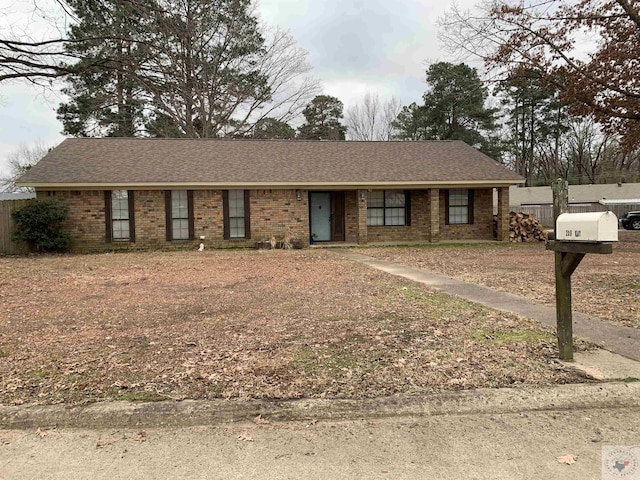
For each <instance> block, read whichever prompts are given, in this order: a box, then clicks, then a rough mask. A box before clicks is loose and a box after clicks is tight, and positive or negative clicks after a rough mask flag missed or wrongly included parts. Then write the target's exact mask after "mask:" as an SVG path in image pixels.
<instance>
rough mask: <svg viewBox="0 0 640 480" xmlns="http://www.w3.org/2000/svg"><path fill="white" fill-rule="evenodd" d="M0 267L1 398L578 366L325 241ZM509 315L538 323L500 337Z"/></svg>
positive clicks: (60, 398)
mask: <svg viewBox="0 0 640 480" xmlns="http://www.w3.org/2000/svg"><path fill="white" fill-rule="evenodd" d="M390 250H391V249H390ZM436 250H437V249H436ZM445 250H446V252H445ZM450 251H454V250H453V249H450V248H448V249H443V250H442V251H440V255H441V256H444V253H446V254H447V255H448V254H449V252H450ZM461 251H462V252H464V249H461ZM87 265H90V266H91V267H92V269H88V268H87ZM0 276H1V277H2V278H3V282H5V283H6V285H7V288H6V295H5V298H3V302H2V303H1V304H0V319H2V320H0V350H1V351H2V352H7V354H6V355H4V356H3V357H2V362H0V377H2V379H3V384H2V387H0V402H2V403H6V404H9V403H13V404H20V403H25V402H27V403H31V402H35V403H63V402H64V403H68V404H77V403H87V402H93V401H96V400H106V399H116V400H117V399H120V400H127V401H157V400H163V399H167V398H171V399H184V398H191V399H210V398H248V397H250V398H301V397H315V398H325V397H326V398H331V397H341V398H354V397H357V398H361V397H373V396H381V395H390V394H394V393H402V392H411V393H414V392H424V391H431V390H434V389H461V388H477V387H497V386H504V385H513V384H548V383H556V382H563V383H564V382H570V381H575V380H577V379H579V377H578V376H577V375H576V374H575V373H573V372H569V371H567V370H563V369H562V368H560V367H558V366H557V365H555V364H554V363H553V352H554V351H555V350H554V348H552V347H553V345H552V342H548V343H545V342H546V341H545V337H544V332H542V334H540V332H541V330H540V329H539V327H538V326H537V325H536V324H535V322H531V321H529V320H527V319H523V318H520V317H517V316H515V315H509V314H502V313H497V312H495V311H492V310H489V309H485V308H482V307H479V306H478V305H474V304H471V303H469V302H465V301H461V300H458V299H455V298H453V297H449V296H447V295H441V294H439V293H437V292H435V291H432V290H429V289H428V288H426V287H424V286H421V285H418V284H415V283H413V282H409V281H405V280H402V279H398V278H396V277H393V276H390V275H388V274H385V273H383V272H379V271H376V270H372V269H370V268H368V267H366V266H364V265H361V264H358V263H354V262H352V261H350V260H347V259H345V258H343V257H341V256H339V255H337V254H334V253H331V252H327V251H287V252H280V251H269V252H260V253H258V252H253V251H234V252H225V251H207V252H202V253H201V254H198V255H196V254H195V253H193V252H173V253H167V252H164V253H159V252H154V253H128V254H123V255H83V256H51V257H46V256H43V257H38V258H1V259H0ZM124 282H128V285H127V286H126V288H123V287H122V284H123V283H124ZM203 284H206V285H207V288H206V290H203V289H202V288H199V287H200V286H201V285H203ZM34 285H37V286H38V288H37V290H34ZM4 291H5V290H3V293H4ZM511 330H513V331H518V332H529V331H533V332H534V334H532V335H530V338H529V337H525V338H524V339H523V340H518V341H517V342H511V343H506V344H505V343H500V341H501V339H500V338H499V337H497V335H498V334H502V333H501V332H509V331H511ZM478 332H480V333H482V335H479V334H478ZM536 332H537V333H536ZM502 336H503V337H504V336H505V335H504V334H502ZM509 338H511V337H509ZM18 339H19V340H18ZM79 345H80V346H81V347H80V348H78V346H79ZM266 422H268V420H266V419H264V418H262V417H261V416H258V417H256V418H255V419H254V424H256V425H264V424H265V423H266Z"/></svg>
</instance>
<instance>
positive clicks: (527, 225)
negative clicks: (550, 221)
mask: <svg viewBox="0 0 640 480" xmlns="http://www.w3.org/2000/svg"><path fill="white" fill-rule="evenodd" d="M546 240H547V232H546V230H545V229H544V228H543V227H542V224H541V223H540V221H539V220H538V219H537V218H536V216H535V215H533V214H531V213H524V212H519V213H516V212H509V241H510V242H535V241H538V242H544V241H546Z"/></svg>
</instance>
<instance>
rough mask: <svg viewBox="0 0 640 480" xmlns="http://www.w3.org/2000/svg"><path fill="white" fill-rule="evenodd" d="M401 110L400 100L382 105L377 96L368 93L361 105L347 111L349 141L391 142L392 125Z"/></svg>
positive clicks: (393, 100)
mask: <svg viewBox="0 0 640 480" xmlns="http://www.w3.org/2000/svg"><path fill="white" fill-rule="evenodd" d="M401 108H402V105H401V103H400V100H398V99H397V98H395V97H391V99H390V100H389V101H387V102H385V103H384V104H382V103H381V102H380V98H379V97H378V95H377V94H375V95H374V94H372V93H367V94H366V95H365V96H364V98H363V100H362V102H361V103H358V104H356V105H353V106H351V107H349V108H348V109H347V113H346V115H345V123H346V125H347V132H348V136H349V140H362V141H371V140H385V141H387V140H390V139H391V137H392V134H393V126H392V123H393V122H394V120H395V119H396V117H397V116H398V113H400V110H401Z"/></svg>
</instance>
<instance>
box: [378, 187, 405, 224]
mask: <svg viewBox="0 0 640 480" xmlns="http://www.w3.org/2000/svg"><path fill="white" fill-rule="evenodd" d="M376 191H378V192H379V191H381V190H376ZM393 191H398V189H389V190H382V202H383V206H382V207H369V198H368V197H367V212H368V211H369V208H372V209H374V208H375V209H382V211H383V215H382V222H383V223H382V225H369V215H368V214H367V228H375V227H410V226H411V190H399V191H401V192H404V224H403V225H387V224H386V221H387V215H386V210H387V208H398V207H387V204H386V201H387V195H386V192H393ZM401 208H402V207H401Z"/></svg>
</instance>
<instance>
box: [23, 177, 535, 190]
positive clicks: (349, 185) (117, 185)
mask: <svg viewBox="0 0 640 480" xmlns="http://www.w3.org/2000/svg"><path fill="white" fill-rule="evenodd" d="M523 182H524V179H523V180H515V179H512V180H456V181H421V182H407V181H394V182H122V183H121V182H114V183H70V182H18V183H16V185H18V186H21V187H32V188H36V189H41V190H43V189H48V190H133V189H138V190H171V189H176V190H177V189H193V190H205V189H214V190H226V189H246V190H251V189H281V190H283V189H300V190H319V189H330V190H354V189H357V190H368V189H381V188H394V189H419V188H456V187H475V188H482V187H508V186H511V185H518V184H521V183H523Z"/></svg>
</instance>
